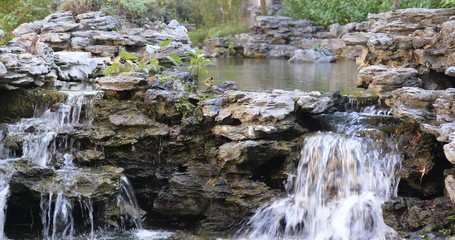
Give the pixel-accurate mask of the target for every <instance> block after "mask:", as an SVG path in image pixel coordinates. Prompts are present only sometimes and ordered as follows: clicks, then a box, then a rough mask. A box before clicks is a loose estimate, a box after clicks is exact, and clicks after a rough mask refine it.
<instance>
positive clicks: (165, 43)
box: [160, 39, 173, 48]
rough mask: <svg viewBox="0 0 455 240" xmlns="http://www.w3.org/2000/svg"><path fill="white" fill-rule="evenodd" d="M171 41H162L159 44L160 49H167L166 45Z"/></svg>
mask: <svg viewBox="0 0 455 240" xmlns="http://www.w3.org/2000/svg"><path fill="white" fill-rule="evenodd" d="M172 41H173V40H172V39H169V40H166V41H162V42H161V43H160V47H162V48H165V47H167V45H169V43H171V42H172Z"/></svg>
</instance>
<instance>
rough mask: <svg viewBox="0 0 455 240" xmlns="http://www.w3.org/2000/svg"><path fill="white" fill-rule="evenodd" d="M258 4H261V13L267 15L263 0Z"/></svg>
mask: <svg viewBox="0 0 455 240" xmlns="http://www.w3.org/2000/svg"><path fill="white" fill-rule="evenodd" d="M260 4H261V15H262V16H265V15H267V5H266V3H265V0H261V1H260Z"/></svg>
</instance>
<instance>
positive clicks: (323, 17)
mask: <svg viewBox="0 0 455 240" xmlns="http://www.w3.org/2000/svg"><path fill="white" fill-rule="evenodd" d="M411 7H421V8H441V7H455V1H454V0H402V1H401V7H400V8H411ZM391 9H392V0H381V1H376V0H358V1H352V0H286V1H285V2H284V7H283V12H282V13H283V14H284V15H287V16H290V17H293V18H295V19H308V20H313V21H315V22H317V23H319V24H322V25H326V26H327V25H330V24H332V23H342V24H344V23H348V22H360V21H364V20H366V18H367V15H368V13H378V12H385V11H390V10H391Z"/></svg>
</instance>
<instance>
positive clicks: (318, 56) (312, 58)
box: [289, 49, 336, 63]
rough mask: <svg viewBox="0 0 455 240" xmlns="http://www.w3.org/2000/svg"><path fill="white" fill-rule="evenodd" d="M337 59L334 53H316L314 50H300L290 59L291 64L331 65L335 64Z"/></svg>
mask: <svg viewBox="0 0 455 240" xmlns="http://www.w3.org/2000/svg"><path fill="white" fill-rule="evenodd" d="M335 61H336V58H335V56H334V55H333V53H332V52H331V51H329V50H327V52H325V51H316V50H313V49H306V50H302V49H298V50H296V51H295V52H294V55H293V56H292V57H291V58H290V59H289V62H291V63H305V62H313V63H330V62H335Z"/></svg>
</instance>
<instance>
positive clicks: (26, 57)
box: [0, 42, 55, 90]
mask: <svg viewBox="0 0 455 240" xmlns="http://www.w3.org/2000/svg"><path fill="white" fill-rule="evenodd" d="M28 48H29V47H28V45H27V44H24V43H19V42H10V43H8V44H6V45H3V46H0V63H1V66H0V88H3V89H9V90H12V89H17V88H20V87H31V86H42V85H43V84H44V83H45V82H47V81H49V80H54V79H53V77H51V75H52V74H53V69H54V67H55V63H54V59H53V51H52V49H51V48H49V47H48V46H46V45H45V44H42V43H37V44H36V46H35V47H34V51H33V53H30V52H29V51H28Z"/></svg>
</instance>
